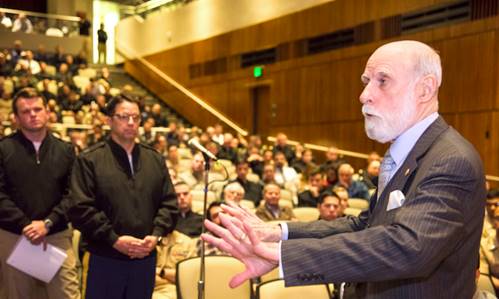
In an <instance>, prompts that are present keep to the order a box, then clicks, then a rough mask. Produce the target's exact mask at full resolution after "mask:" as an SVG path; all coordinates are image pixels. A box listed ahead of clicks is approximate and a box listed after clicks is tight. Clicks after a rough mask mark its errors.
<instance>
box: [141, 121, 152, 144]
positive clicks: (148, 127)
mask: <svg viewBox="0 0 499 299" xmlns="http://www.w3.org/2000/svg"><path fill="white" fill-rule="evenodd" d="M142 127H143V129H144V132H143V133H142V134H140V137H139V138H140V142H142V143H145V144H149V145H152V143H153V142H154V137H155V135H154V134H153V133H152V128H153V127H154V119H153V118H147V119H146V120H144V124H143V126H142Z"/></svg>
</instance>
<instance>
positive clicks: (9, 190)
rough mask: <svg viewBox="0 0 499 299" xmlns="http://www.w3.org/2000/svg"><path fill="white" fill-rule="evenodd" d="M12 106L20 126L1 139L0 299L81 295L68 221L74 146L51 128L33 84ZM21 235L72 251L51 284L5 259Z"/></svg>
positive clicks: (72, 296)
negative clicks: (48, 125) (67, 212)
mask: <svg viewBox="0 0 499 299" xmlns="http://www.w3.org/2000/svg"><path fill="white" fill-rule="evenodd" d="M12 109H13V111H14V115H15V118H16V122H17V125H18V128H19V130H17V131H16V132H15V133H13V134H11V135H9V136H7V137H5V138H4V139H2V141H0V298H9V299H13V298H41V297H40V296H42V297H43V295H41V294H43V293H46V294H47V295H48V297H49V298H51V299H52V298H56V299H58V298H80V292H79V286H78V276H77V271H76V259H75V253H74V252H73V248H72V243H71V237H72V232H71V230H70V229H69V228H68V222H67V220H66V211H67V207H68V202H69V198H68V196H67V195H68V194H67V191H68V183H69V176H70V174H71V167H72V165H73V162H74V158H75V154H74V149H73V147H72V146H71V145H70V144H68V143H65V142H63V141H61V140H59V139H57V138H55V137H54V136H52V134H51V133H50V131H49V130H48V128H47V123H48V119H49V111H48V107H47V102H46V100H45V99H44V98H43V97H42V96H41V95H40V94H39V93H38V92H37V91H36V90H35V89H34V88H24V89H22V90H20V91H19V92H18V93H17V94H16V95H15V96H14V99H13V101H12ZM21 237H25V238H27V239H28V240H29V241H31V243H32V244H35V245H38V244H41V243H50V244H52V245H54V246H57V247H59V248H61V249H62V250H64V251H65V252H66V254H67V255H68V257H67V258H66V260H65V262H64V264H63V265H62V267H61V270H60V271H59V272H58V273H57V274H56V276H55V277H54V279H53V280H52V281H51V282H50V283H48V284H44V283H41V282H40V281H38V280H36V279H34V278H32V277H31V276H29V275H27V274H24V273H22V272H20V271H18V270H16V269H14V268H13V267H11V266H9V265H7V264H6V260H7V258H8V256H9V255H10V253H11V252H12V250H13V248H14V246H15V244H16V242H17V240H18V239H19V238H21ZM40 246H41V245H40ZM40 286H41V287H42V288H44V289H45V290H42V289H40Z"/></svg>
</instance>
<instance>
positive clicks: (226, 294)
mask: <svg viewBox="0 0 499 299" xmlns="http://www.w3.org/2000/svg"><path fill="white" fill-rule="evenodd" d="M200 262H201V258H200V257H195V258H190V259H186V260H183V261H181V262H179V263H177V272H176V278H177V279H176V285H177V298H178V299H195V298H198V281H199V265H200ZM205 269H206V273H205V274H206V275H205V297H204V298H205V299H220V298H226V299H229V298H230V299H249V298H250V294H251V289H250V282H249V281H247V282H245V283H244V284H242V285H241V286H239V287H237V288H234V289H232V288H230V287H229V281H230V279H231V278H232V276H234V275H235V274H237V273H240V272H242V271H244V265H243V264H242V263H241V262H239V261H238V260H237V259H235V258H233V257H230V256H207V257H206V258H205Z"/></svg>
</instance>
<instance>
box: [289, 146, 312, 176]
mask: <svg viewBox="0 0 499 299" xmlns="http://www.w3.org/2000/svg"><path fill="white" fill-rule="evenodd" d="M313 159H314V157H313V154H312V150H310V149H305V150H304V151H303V153H302V156H301V159H299V160H296V161H295V162H294V163H293V168H294V169H295V170H296V172H297V173H302V174H305V175H309V173H308V171H309V169H315V168H316V165H315V163H314V161H313Z"/></svg>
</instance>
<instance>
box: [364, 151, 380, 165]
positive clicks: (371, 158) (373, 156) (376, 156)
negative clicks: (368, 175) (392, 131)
mask: <svg viewBox="0 0 499 299" xmlns="http://www.w3.org/2000/svg"><path fill="white" fill-rule="evenodd" d="M374 160H376V161H380V162H381V156H380V155H379V154H378V153H377V152H370V153H369V155H368V156H367V165H369V163H371V162H372V161H374Z"/></svg>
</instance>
